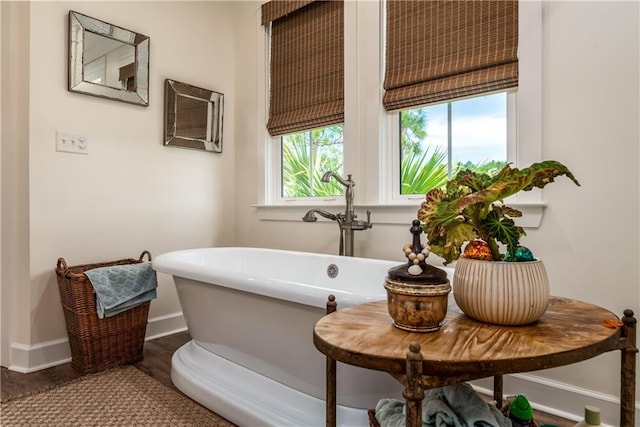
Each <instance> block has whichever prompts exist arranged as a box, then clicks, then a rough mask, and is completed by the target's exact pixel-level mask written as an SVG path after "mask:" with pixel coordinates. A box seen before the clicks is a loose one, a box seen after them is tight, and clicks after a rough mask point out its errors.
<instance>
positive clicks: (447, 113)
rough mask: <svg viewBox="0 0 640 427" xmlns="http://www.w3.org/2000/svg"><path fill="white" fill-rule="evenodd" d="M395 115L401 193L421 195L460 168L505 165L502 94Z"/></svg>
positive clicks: (493, 169) (495, 168) (504, 95)
mask: <svg viewBox="0 0 640 427" xmlns="http://www.w3.org/2000/svg"><path fill="white" fill-rule="evenodd" d="M398 116H399V118H398V120H399V136H398V138H399V144H398V145H399V152H400V153H399V158H400V160H399V162H400V179H399V188H398V190H399V194H400V195H412V194H420V195H423V194H425V193H427V192H428V191H429V190H431V189H432V188H437V187H441V186H443V185H444V184H445V183H446V181H447V179H448V178H450V177H451V176H452V175H455V174H456V173H457V172H458V171H459V170H461V169H474V170H478V171H482V172H488V173H491V172H496V171H498V170H499V169H501V168H502V167H504V166H505V165H506V163H507V93H506V92H501V93H497V94H491V95H484V96H478V97H474V98H469V99H464V100H460V101H455V102H447V103H442V104H437V105H432V106H428V107H418V108H413V109H408V110H403V111H400V112H399V114H398ZM396 186H397V184H396V185H394V187H396ZM396 188H397V187H396Z"/></svg>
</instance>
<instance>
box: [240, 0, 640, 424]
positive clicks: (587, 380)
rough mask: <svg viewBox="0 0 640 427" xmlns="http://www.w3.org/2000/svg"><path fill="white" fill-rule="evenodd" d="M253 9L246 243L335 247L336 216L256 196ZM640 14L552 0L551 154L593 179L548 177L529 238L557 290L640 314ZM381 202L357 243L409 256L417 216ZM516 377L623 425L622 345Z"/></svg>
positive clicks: (244, 153) (244, 104) (623, 5)
mask: <svg viewBox="0 0 640 427" xmlns="http://www.w3.org/2000/svg"><path fill="white" fill-rule="evenodd" d="M242 9H243V12H242V13H243V15H244V16H245V18H243V19H242V20H241V22H240V23H239V25H242V27H240V31H238V34H239V37H240V39H242V42H241V43H242V45H243V46H245V50H244V51H243V54H242V55H240V56H239V57H238V59H237V61H238V62H237V64H238V65H239V66H238V68H237V71H238V75H237V78H238V80H237V84H238V83H239V82H242V83H241V84H238V86H237V96H238V109H239V110H242V112H243V117H244V120H245V125H244V126H242V127H240V126H239V127H238V128H237V129H236V135H237V143H238V153H239V154H240V153H241V155H238V157H237V163H236V182H237V185H238V186H241V187H242V188H244V189H246V191H243V192H238V198H237V199H236V209H237V217H238V224H242V225H241V226H239V227H238V230H237V231H238V233H237V239H238V241H237V243H238V244H240V245H245V246H264V247H274V248H286V249H296V250H303V251H311V252H323V253H335V252H336V250H337V239H338V230H337V227H336V226H335V224H333V223H329V222H325V223H322V224H321V223H317V224H305V223H303V222H302V221H291V222H285V221H260V220H258V219H257V216H256V211H255V208H252V207H251V205H252V204H256V203H257V202H258V200H259V198H258V197H257V191H260V189H257V190H256V192H254V191H253V189H254V188H255V183H256V182H257V180H258V176H257V175H256V170H259V168H256V165H259V164H260V162H261V161H262V159H261V158H259V156H258V155H257V152H258V151H259V150H256V148H257V147H258V145H257V144H260V143H261V141H257V140H256V139H257V137H256V131H255V129H257V128H258V126H260V125H261V120H262V118H261V117H260V116H259V111H260V108H258V106H257V105H256V102H255V98H252V97H254V96H255V94H254V91H255V89H256V87H255V86H254V82H255V81H256V80H257V75H256V69H257V64H255V63H252V60H254V57H255V54H254V52H255V51H256V50H257V49H261V48H262V46H257V42H256V36H255V33H254V32H252V29H253V28H254V26H255V25H256V24H255V20H256V13H257V12H256V7H255V5H252V4H246V5H244V6H243V7H242ZM639 15H640V13H639V7H638V3H637V2H591V1H589V2H580V1H579V2H575V1H572V2H559V1H549V2H546V3H544V5H543V29H542V31H543V52H542V60H543V93H542V102H543V123H542V134H543V147H542V149H543V158H544V159H556V160H560V161H562V162H563V163H565V164H567V165H568V166H569V168H570V169H571V170H572V171H573V172H574V174H575V175H576V176H577V177H578V179H579V180H580V182H581V184H582V187H580V188H577V187H576V186H574V185H572V184H570V183H568V181H566V180H565V181H563V180H561V179H559V180H558V183H556V184H553V185H551V186H549V187H547V188H546V189H545V190H544V193H543V199H544V200H545V201H546V202H547V203H548V207H547V208H546V210H545V213H544V216H543V219H542V223H541V226H540V227H539V228H538V229H530V230H527V233H528V236H527V237H525V239H524V240H523V244H525V245H526V246H528V247H530V248H532V249H533V250H534V252H535V253H536V254H537V256H539V257H540V258H542V259H543V260H544V261H545V264H546V266H547V270H548V273H549V276H550V280H551V288H552V293H553V294H555V295H559V296H566V297H571V298H576V299H580V300H584V301H588V302H591V303H595V304H598V305H601V306H603V307H606V308H608V309H610V310H611V311H613V312H614V313H616V314H617V315H621V314H622V311H623V310H624V309H625V308H631V309H633V310H634V311H635V312H636V314H640V272H639V264H640V263H639V260H640V249H639V238H640V229H639V220H638V218H639V204H640V185H639V184H640V177H639V174H638V169H639V158H640V153H639V141H640V133H639V127H638V123H639V120H638V118H639V115H640V108H639V104H638V103H639V95H640V92H639V85H638V80H639V79H638V76H639V75H640V74H639V73H640V68H639V65H638V63H639V61H640V56H639V52H638V43H639V36H640V34H639V25H638V21H639ZM240 39H239V40H240ZM237 43H238V41H237ZM240 65H241V66H240ZM362 102H367V101H366V100H364V99H363V100H362ZM360 126H361V127H359V128H358V132H360V133H364V132H366V131H367V129H368V128H367V126H371V123H364V122H362V123H361V124H360ZM354 179H355V180H356V182H357V181H358V179H359V178H358V177H357V176H355V177H354ZM357 196H358V193H357V192H356V197H357ZM416 209H417V204H416ZM364 210H365V208H360V209H359V210H358V213H360V214H362V215H363V214H364ZM372 211H373V212H372V221H373V222H374V228H373V229H372V230H369V231H366V232H357V233H356V253H357V254H358V255H360V256H366V257H376V258H386V259H398V260H399V261H400V260H401V255H400V248H401V246H402V244H403V243H404V242H405V241H407V240H408V236H409V234H408V224H410V221H411V219H412V218H407V225H402V226H400V225H389V224H384V225H382V224H375V221H376V214H377V213H378V214H379V215H380V214H381V212H379V211H377V210H376V209H375V208H372ZM382 280H383V278H381V283H382ZM516 380H518V378H515V379H507V380H505V387H506V391H507V392H508V393H521V392H524V393H525V394H527V393H530V394H531V396H533V397H534V398H535V399H536V401H537V402H538V403H541V404H548V405H549V406H550V407H551V408H555V409H556V410H557V411H564V412H565V414H563V415H568V416H576V417H577V416H579V415H580V414H581V412H582V407H583V405H585V404H588V403H589V402H591V403H596V404H597V405H600V406H602V407H603V413H605V422H610V423H611V424H617V421H616V420H617V418H616V417H617V406H616V405H615V402H613V403H612V402H610V401H615V396H617V395H618V393H619V355H618V354H615V353H610V354H606V355H602V356H600V357H598V358H595V359H593V360H590V361H587V362H583V363H580V364H576V365H573V366H569V367H564V368H558V369H553V370H548V371H543V372H537V373H535V377H534V378H531V377H530V376H529V377H525V381H524V382H522V381H519V380H518V381H516ZM551 380H555V381H557V382H559V383H554V382H552V381H551ZM534 381H538V382H539V383H540V384H541V385H540V384H537V383H535V382H534ZM522 387H527V389H526V390H524V389H522ZM552 392H553V393H552ZM607 420H608V421H607Z"/></svg>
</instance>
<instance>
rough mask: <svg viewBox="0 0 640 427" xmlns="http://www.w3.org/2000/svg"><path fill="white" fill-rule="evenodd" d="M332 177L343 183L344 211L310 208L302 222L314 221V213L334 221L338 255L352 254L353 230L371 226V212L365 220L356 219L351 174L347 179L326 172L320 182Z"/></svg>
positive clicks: (354, 184) (315, 219) (315, 218)
mask: <svg viewBox="0 0 640 427" xmlns="http://www.w3.org/2000/svg"><path fill="white" fill-rule="evenodd" d="M332 177H333V178H334V179H335V180H336V181H338V182H339V183H340V184H342V185H344V187H345V191H344V198H345V204H346V208H345V211H344V213H338V214H332V213H329V212H327V211H323V210H322V209H311V210H309V211H308V212H307V213H306V214H305V216H304V217H303V218H302V220H303V221H304V222H315V221H317V220H318V218H317V217H316V216H315V214H318V215H321V216H323V217H325V218H327V219H329V220H331V221H336V222H337V223H338V227H340V252H339V253H340V255H346V256H353V232H354V231H356V230H366V229H368V228H371V227H372V226H373V225H372V224H371V212H370V211H367V220H366V221H363V220H358V219H356V218H357V217H358V216H357V215H356V214H355V211H354V208H353V187H355V186H356V183H355V181H354V180H353V179H351V174H349V175H347V179H344V178H342V177H340V176H339V175H338V174H336V173H335V172H331V171H329V172H326V173H325V174H324V175H323V176H322V182H329V181H330V180H331V178H332Z"/></svg>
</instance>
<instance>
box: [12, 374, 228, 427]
mask: <svg viewBox="0 0 640 427" xmlns="http://www.w3.org/2000/svg"><path fill="white" fill-rule="evenodd" d="M0 425H2V426H56V427H58V426H65V427H67V426H69V427H71V426H82V427H85V426H101V427H102V426H104V427H110V426H114V427H115V426H117V427H123V426H214V427H229V426H232V425H233V424H231V423H229V422H228V421H226V420H225V419H223V418H221V417H219V416H217V415H216V414H214V413H213V412H210V411H208V410H207V409H205V408H203V407H202V406H200V405H198V404H197V403H195V402H193V401H192V400H190V399H188V398H187V397H185V396H183V395H181V394H180V393H178V392H176V391H175V390H172V389H170V388H169V387H166V386H164V385H163V384H161V383H159V382H158V381H156V380H154V379H153V378H151V377H149V376H148V375H145V374H144V373H143V372H141V371H140V370H138V369H136V368H135V367H133V366H126V367H122V368H114V369H110V370H107V371H103V372H100V373H97V374H93V375H87V376H84V377H81V378H78V379H77V380H74V381H72V382H69V383H67V384H63V385H60V386H56V387H53V388H51V389H48V390H44V391H40V392H36V393H33V394H28V395H24V396H18V397H16V398H11V399H8V401H6V402H2V406H1V408H0Z"/></svg>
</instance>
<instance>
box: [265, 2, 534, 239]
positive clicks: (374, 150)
mask: <svg viewBox="0 0 640 427" xmlns="http://www.w3.org/2000/svg"><path fill="white" fill-rule="evenodd" d="M344 19H345V31H344V35H345V40H344V44H345V53H344V54H345V64H344V66H345V100H344V102H345V121H344V123H343V126H344V127H343V141H344V146H343V153H344V171H345V174H347V173H349V174H352V175H353V178H354V180H355V181H356V184H357V187H356V192H355V207H356V209H357V212H358V211H364V210H367V209H368V210H371V211H372V215H371V218H372V222H373V223H380V224H407V223H410V222H411V220H412V219H413V218H415V214H416V210H417V208H418V207H419V204H420V200H421V199H422V198H423V197H421V196H420V197H417V196H403V197H406V198H405V199H400V198H399V197H394V188H393V183H392V177H393V174H394V171H393V169H394V165H395V164H392V163H391V161H390V160H389V159H393V156H394V151H395V153H397V152H398V151H397V149H396V148H397V145H396V146H395V148H394V143H392V139H390V138H391V137H392V135H391V133H392V132H393V126H394V119H393V117H395V123H398V120H397V117H398V113H387V112H386V111H385V110H384V108H383V107H382V94H383V89H382V81H383V69H384V64H383V60H384V53H383V46H384V35H385V33H384V2H351V1H346V2H345V10H344ZM256 21H257V23H256V27H257V39H258V43H257V46H258V52H257V61H258V66H259V67H260V71H259V73H258V74H259V75H258V88H257V89H258V90H257V110H258V111H257V114H258V120H257V123H258V129H257V136H258V137H257V138H256V146H257V156H258V178H259V179H258V183H257V203H256V204H255V205H253V206H254V207H255V208H256V210H257V214H258V218H259V219H261V220H283V221H300V218H301V217H302V216H303V215H304V212H305V210H306V209H308V208H309V207H316V208H323V207H332V206H344V200H342V199H341V198H340V197H332V198H302V199H282V198H280V199H278V197H277V195H278V185H279V184H278V183H279V182H280V178H281V177H280V173H281V172H280V170H278V167H276V166H279V161H280V160H279V155H280V153H279V147H278V145H279V144H278V140H279V138H272V137H271V136H270V135H269V134H268V132H267V131H266V126H265V125H266V120H267V115H268V106H267V103H268V93H269V87H268V72H269V61H268V58H269V37H268V32H269V28H268V26H264V27H263V26H262V25H261V23H260V17H259V16H258V17H257V18H256ZM518 26H519V34H520V36H519V46H518V51H519V63H520V76H519V79H520V83H519V86H518V90H517V93H516V94H515V95H514V96H513V98H514V99H512V101H511V102H509V101H508V103H507V117H508V120H509V121H515V123H513V122H511V123H509V125H508V130H507V132H508V136H507V158H508V161H510V162H511V163H513V164H514V166H516V167H524V166H528V165H529V164H531V163H534V162H538V161H541V160H542V2H541V1H539V0H535V1H528V0H527V1H524V0H520V2H519V23H518ZM372 34H377V35H378V36H377V37H372ZM372 93H377V100H376V101H377V102H376V103H374V102H372V96H371V94H372ZM508 98H509V96H508ZM511 125H514V126H511ZM397 126H398V125H396V131H397ZM396 135H397V133H396ZM395 139H396V140H399V138H395ZM397 143H399V141H398V142H397ZM395 157H396V158H397V157H398V156H397V154H395ZM396 163H397V162H396ZM395 167H396V170H397V168H399V165H397V166H395ZM397 192H398V194H399V187H398V190H397ZM509 204H510V205H511V206H513V207H516V208H518V209H520V210H521V211H522V212H523V217H522V218H520V219H519V221H518V223H519V225H521V226H523V227H525V228H536V227H538V226H539V225H540V222H541V218H542V212H543V210H544V207H545V206H546V204H545V202H544V201H543V199H542V191H541V190H539V189H534V190H532V191H529V192H520V193H518V194H516V195H515V196H512V197H510V198H509Z"/></svg>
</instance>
